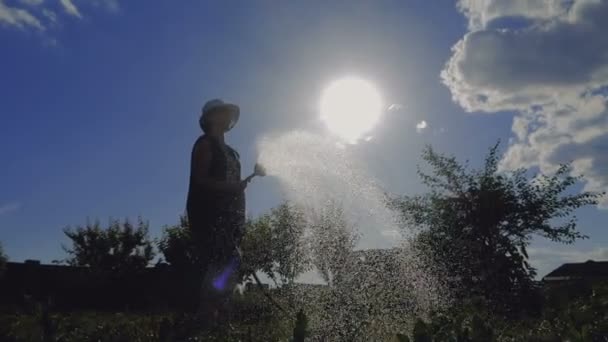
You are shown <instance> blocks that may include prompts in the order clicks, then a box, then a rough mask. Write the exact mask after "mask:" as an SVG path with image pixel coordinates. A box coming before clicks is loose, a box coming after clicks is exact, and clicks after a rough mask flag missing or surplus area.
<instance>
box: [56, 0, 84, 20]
mask: <svg viewBox="0 0 608 342" xmlns="http://www.w3.org/2000/svg"><path fill="white" fill-rule="evenodd" d="M61 5H62V6H63V9H64V10H65V11H66V13H68V14H70V15H73V16H75V17H78V18H82V15H81V14H80V11H79V10H78V7H76V5H74V3H73V2H72V0H61Z"/></svg>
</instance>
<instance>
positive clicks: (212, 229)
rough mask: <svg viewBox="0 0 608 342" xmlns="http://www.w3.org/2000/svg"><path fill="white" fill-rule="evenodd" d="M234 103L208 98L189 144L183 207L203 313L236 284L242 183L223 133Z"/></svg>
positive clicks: (232, 118)
mask: <svg viewBox="0 0 608 342" xmlns="http://www.w3.org/2000/svg"><path fill="white" fill-rule="evenodd" d="M239 114H240V110H239V107H238V106H236V105H233V104H229V103H225V102H223V101H222V100H219V99H215V100H211V101H208V102H207V103H206V104H205V106H204V107H203V110H202V115H201V117H200V120H199V124H200V127H201V129H202V130H203V135H201V136H200V137H199V138H198V139H197V140H196V142H195V143H194V146H193V148H192V156H191V165H190V186H189V189H188V201H187V206H186V208H187V209H186V210H187V213H188V221H189V224H190V229H191V234H192V237H193V239H194V241H195V242H196V245H197V249H198V259H199V260H198V265H197V266H198V267H199V272H201V276H202V277H201V278H202V289H201V298H200V301H199V305H200V306H199V310H201V311H202V312H201V313H202V314H203V315H205V316H206V317H207V318H210V315H211V316H214V317H215V318H218V317H217V316H218V315H219V311H220V310H221V309H222V308H223V307H224V306H225V304H226V302H227V299H229V296H230V294H231V293H232V291H233V290H234V287H235V286H236V280H237V279H236V275H237V273H238V270H237V268H238V266H239V264H240V260H239V259H238V255H237V253H236V247H237V246H238V245H239V243H240V240H241V237H242V235H243V227H244V224H245V188H246V187H247V182H246V181H242V180H241V165H240V162H239V155H238V153H237V152H236V151H235V150H234V149H232V148H231V147H230V146H228V145H227V144H226V143H225V140H224V134H225V133H226V132H227V131H229V130H230V129H232V128H233V127H234V125H235V124H236V122H237V121H238V119H239Z"/></svg>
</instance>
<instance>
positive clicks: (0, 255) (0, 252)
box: [0, 244, 8, 277]
mask: <svg viewBox="0 0 608 342" xmlns="http://www.w3.org/2000/svg"><path fill="white" fill-rule="evenodd" d="M7 261H8V257H7V256H6V255H5V254H4V249H3V248H2V244H0V277H1V276H2V274H3V273H4V270H5V269H6V262H7Z"/></svg>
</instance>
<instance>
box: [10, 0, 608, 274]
mask: <svg viewBox="0 0 608 342" xmlns="http://www.w3.org/2000/svg"><path fill="white" fill-rule="evenodd" d="M530 3H532V4H536V3H537V2H535V1H532V2H530ZM573 3H574V4H572V3H569V4H568V5H565V4H564V5H563V6H568V7H564V8H557V9H556V8H553V7H550V8H549V7H543V6H542V5H538V4H537V6H536V5H534V6H533V5H530V4H526V3H525V2H522V1H513V3H512V6H509V5H504V4H503V3H501V4H498V3H497V2H496V1H487V2H486V4H485V5H480V4H479V2H475V1H460V2H459V5H458V6H454V4H453V3H452V2H438V1H423V0H410V1H382V2H369V1H363V2H348V4H347V3H346V2H333V3H332V4H327V3H326V2H299V3H295V2H281V3H277V2H263V1H256V2H254V1H250V2H238V1H221V2H220V1H215V2H207V1H204V2H203V1H194V0H191V1H185V0H184V1H180V2H179V4H178V3H177V2H173V1H155V2H153V3H152V2H151V3H150V4H148V5H147V6H142V5H141V3H138V2H127V1H118V0H96V1H77V0H72V1H65V0H64V1H52V0H29V1H27V0H13V1H10V0H0V43H1V44H2V53H1V54H0V99H1V101H0V106H1V107H0V158H1V160H2V165H3V167H2V168H1V169H0V179H1V181H0V241H2V243H3V246H4V249H5V252H6V253H7V254H8V255H9V257H10V259H12V260H24V259H28V258H33V259H41V260H43V261H45V262H48V261H50V260H52V259H57V258H61V257H63V252H62V250H61V247H60V245H61V243H62V242H65V240H64V238H63V235H62V231H61V229H62V228H63V227H65V226H67V225H76V224H81V223H84V222H85V221H86V219H87V218H100V219H101V220H102V222H103V221H104V220H106V219H107V218H109V217H114V218H124V217H136V216H137V215H141V216H143V217H144V218H146V219H148V220H149V221H150V224H151V233H152V235H154V236H158V235H159V232H160V229H161V227H162V226H163V225H166V224H172V223H174V222H176V221H177V218H178V215H179V214H180V213H182V212H183V210H184V204H185V196H186V188H187V179H188V171H189V169H188V167H189V165H188V163H189V154H190V148H191V144H192V143H193V141H194V139H195V138H196V137H197V135H198V134H199V128H198V125H197V120H198V114H199V111H200V108H201V106H202V105H203V103H204V102H205V101H206V100H207V99H209V98H214V97H220V98H223V99H226V100H229V101H233V102H236V103H238V104H239V105H240V106H241V108H242V115H241V120H240V122H239V124H238V125H237V127H236V128H235V129H234V130H233V131H232V132H231V133H230V134H229V136H228V139H229V142H230V143H231V144H232V145H233V146H234V147H236V148H237V149H238V150H239V151H240V152H241V155H242V157H243V166H244V168H245V169H246V170H247V169H249V168H250V167H252V166H253V163H254V161H255V159H256V154H257V151H256V148H255V146H256V142H257V141H258V140H259V139H261V138H262V137H264V136H265V135H267V134H274V133H277V132H286V131H289V130H293V129H303V128H305V129H313V130H319V131H322V127H320V125H319V124H318V121H319V119H318V116H319V113H318V101H319V97H320V93H321V91H322V89H323V88H324V87H325V86H326V85H327V84H328V83H329V82H331V81H332V80H335V79H338V78H340V77H342V76H344V75H358V76H360V77H363V78H366V79H369V80H370V81H373V82H374V83H375V84H376V85H377V86H378V87H379V89H380V90H381V92H382V96H383V98H384V99H385V101H386V102H387V104H389V103H392V104H400V105H401V109H400V110H398V111H391V112H389V113H387V114H386V115H385V116H384V118H383V121H382V122H381V123H380V124H379V125H378V126H377V127H376V128H375V130H374V134H375V135H376V136H377V138H376V139H375V140H373V141H372V143H369V144H364V145H362V146H358V147H356V148H358V149H360V152H361V153H360V155H361V158H362V159H363V160H364V161H365V162H367V163H368V164H369V165H370V168H371V169H372V171H373V173H374V175H375V176H376V177H377V178H378V179H379V180H381V181H382V183H384V184H385V186H387V187H388V188H390V189H391V190H392V191H393V192H395V193H401V194H412V193H417V192H420V191H423V190H424V189H423V188H422V187H421V186H420V184H419V181H418V178H417V177H416V173H415V171H416V164H417V163H418V162H419V154H420V151H421V148H422V147H423V146H424V144H428V143H430V144H432V145H433V146H434V147H436V148H437V149H438V150H440V151H443V152H446V153H453V154H455V155H456V156H458V157H459V158H461V159H463V160H464V159H470V160H471V161H472V162H473V163H475V162H478V161H479V159H480V157H482V156H483V153H484V152H485V151H486V150H487V149H488V148H489V147H490V146H491V145H492V144H494V143H495V142H496V141H497V140H498V139H501V140H502V141H503V142H505V144H504V145H503V149H504V150H505V152H506V154H505V159H504V165H505V167H506V168H508V167H517V166H529V167H534V168H540V169H542V170H551V168H552V166H553V165H554V164H555V163H557V162H559V161H561V159H560V157H562V156H563V158H567V159H568V160H575V161H576V162H577V170H579V171H581V172H584V173H585V174H590V175H591V176H592V181H590V182H587V183H584V184H581V186H580V188H582V187H583V186H586V187H587V189H590V190H604V189H605V188H606V184H608V181H607V180H606V179H605V178H603V174H605V172H604V173H602V172H601V170H602V169H603V170H606V166H607V165H608V161H607V160H606V158H605V157H602V156H601V153H598V152H597V150H598V146H605V145H602V141H606V139H605V137H606V136H608V134H606V132H608V129H605V130H602V129H604V128H603V127H604V126H602V125H603V124H604V123H605V121H606V120H607V119H606V118H607V117H608V116H607V115H606V111H605V103H606V98H605V96H606V94H605V92H603V93H602V92H600V93H599V94H598V93H597V92H596V93H594V94H595V95H594V96H595V97H593V96H586V95H584V93H585V92H586V91H590V90H593V89H597V88H598V87H602V86H604V85H605V84H608V82H607V81H606V80H605V75H603V74H601V73H600V72H599V71H598V70H605V69H602V67H606V66H608V62H606V61H601V60H600V61H596V60H593V59H590V58H589V56H587V55H584V53H585V51H583V50H584V49H578V50H577V51H581V52H580V53H581V55H580V56H578V55H576V53H577V52H570V53H569V56H568V57H569V58H570V59H569V61H570V64H567V62H568V61H565V62H564V61H560V60H555V61H553V64H554V68H550V67H546V68H545V67H543V65H547V64H548V65H550V66H553V64H551V63H552V56H543V55H542V52H539V51H543V49H540V48H539V47H538V46H533V45H530V44H529V43H528V42H529V41H530V40H531V39H532V38H534V37H536V38H538V37H539V36H538V35H539V33H538V32H536V31H535V26H533V24H531V23H536V24H538V23H541V24H542V23H546V22H552V23H554V24H555V23H557V24H555V25H557V26H558V25H560V24H562V23H564V22H569V23H570V26H566V25H565V24H563V26H564V28H560V29H559V30H558V29H556V30H555V31H556V32H554V34H553V35H548V34H547V35H546V36H542V35H541V36H540V38H538V39H540V41H541V42H545V41H546V42H545V43H543V44H544V46H545V47H547V46H549V47H554V49H553V50H551V51H562V50H559V49H560V48H563V49H564V50H563V51H570V50H571V49H573V48H572V46H571V44H575V42H576V40H575V38H576V36H575V35H576V33H577V32H578V31H577V30H574V29H572V31H573V32H574V33H572V32H570V31H568V29H570V28H571V26H573V27H575V28H576V25H577V23H579V21H580V22H583V21H584V22H586V23H587V24H588V23H589V22H591V23H592V24H591V26H589V25H588V26H587V30H590V31H589V32H583V33H585V34H588V35H589V37H591V38H593V37H600V36H601V34H602V33H603V32H604V31H605V28H604V27H603V26H602V25H601V24H599V23H598V21H594V17H593V15H591V14H589V13H595V12H597V11H599V12H600V13H601V11H603V10H605V8H603V7H602V8H599V9H596V11H595V12H594V11H589V10H588V8H587V7H590V6H600V5H597V4H595V5H594V2H593V1H591V0H579V1H574V2H573ZM577 6H578V7H577ZM585 6H587V7H585ZM558 7H559V6H558ZM592 9H593V8H592ZM522 18H523V19H525V20H521V19H522ZM536 24H535V25H536ZM521 25H524V27H525V29H526V31H521V32H520V31H517V30H516V29H520V28H521V27H520V26H521ZM594 25H595V26H594ZM589 27H590V28H589ZM498 28H502V29H505V30H506V31H507V32H512V33H513V37H510V38H512V39H511V40H509V39H507V38H509V37H503V36H501V34H497V33H496V32H499V31H498V30H497V29H498ZM558 28H559V27H558ZM522 32H523V33H522ZM539 32H540V30H539ZM550 33H551V32H550ZM583 33H580V34H583ZM535 34H536V36H535ZM560 34H563V37H560ZM593 34H596V35H597V36H593ZM503 35H504V33H503ZM528 36H531V37H532V38H530V37H528ZM573 36H574V38H573ZM484 37H485V38H484ZM492 39H495V40H496V41H492ZM518 39H519V40H520V41H521V42H520V43H518ZM526 39H527V40H526ZM543 39H544V40H543ZM505 41H507V42H511V41H514V42H515V43H517V44H519V45H515V46H505V44H507V43H504V42H505ZM573 42H574V43H573ZM515 43H513V44H515ZM562 43H563V46H562V45H560V44H562ZM455 44H457V45H456V48H455V49H452V47H453V46H454V45H455ZM484 44H488V45H487V46H484ZM501 44H502V45H501ZM568 44H570V45H568ZM598 45H601V44H599V43H598ZM525 48H528V49H529V51H528V50H525ZM574 48H576V46H575V47H574ZM595 48H603V49H606V47H605V46H604V45H601V46H597V47H595ZM492 49H496V51H498V52H496V51H495V53H494V55H492V54H491V52H492ZM500 49H503V50H500ZM556 49H557V50H556ZM479 51H483V52H479ZM506 51H508V52H506ZM530 51H531V52H530ZM496 53H500V54H496ZM526 53H529V55H526ZM518 54H519V55H518ZM522 56H523V57H529V58H528V59H527V60H529V61H535V59H534V58H537V60H538V61H545V62H544V63H541V62H538V64H534V63H533V62H530V65H525V66H522V65H521V63H519V64H518V63H515V62H514V61H517V60H518V58H520V59H519V60H521V58H522ZM579 59H580V61H581V63H580V64H581V66H580V68H577V67H576V66H577V65H579V63H577V61H579ZM583 61H584V62H585V63H584V64H585V65H586V66H582V64H583V63H582V62H583ZM492 63H495V64H492ZM497 63H502V64H497ZM560 63H562V64H560ZM563 63H566V64H563ZM593 63H595V64H593ZM602 63H603V64H602ZM589 64H592V66H589ZM560 65H567V66H571V65H574V66H575V67H569V68H560ZM524 67H526V68H528V69H523V68H524ZM592 67H593V68H592ZM530 70H533V72H529V71H530ZM536 70H540V71H538V72H534V71H536ZM559 70H562V71H563V70H566V71H565V72H560V73H559V76H554V74H552V73H556V72H557V71H559ZM492 71H493V72H492ZM442 75H443V76H442ZM519 75H528V76H526V77H527V78H525V77H523V76H521V77H519ZM530 75H531V76H530ZM602 77H604V78H602ZM524 81H525V82H527V83H525V85H523V86H522V84H521V83H518V82H524ZM526 85H530V87H527V86H526ZM543 91H544V92H543ZM547 94H549V95H551V94H559V95H560V96H555V98H553V97H551V96H548V95H547ZM556 98H557V99H559V101H558V100H556ZM484 99H485V100H484ZM564 99H568V101H566V100H564ZM560 101H562V102H563V103H562V102H560ZM531 108H534V109H535V110H536V111H533V110H531ZM539 108H541V109H540V110H539ZM562 108H570V109H571V111H572V112H568V113H566V114H565V115H562V116H558V115H553V114H552V113H561V112H560V110H561V109H562ZM572 108H574V109H572ZM564 117H565V118H567V121H564V120H566V119H563V118H564ZM423 120H424V121H425V122H426V123H427V126H426V128H424V129H422V130H420V131H417V130H416V125H417V124H419V123H420V122H422V121H423ZM560 120H561V121H560ZM589 120H595V121H594V122H595V123H594V124H593V127H595V129H596V131H597V130H598V129H599V130H600V132H599V133H598V132H596V131H590V130H589V129H587V130H584V132H583V131H582V128H581V127H583V128H589V127H588V124H587V123H588V122H589ZM598 123H599V124H598ZM586 124H587V126H585V125H586ZM564 127H566V128H564ZM572 127H575V128H572ZM598 127H599V128H598ZM559 129H562V131H559ZM577 129H581V130H580V131H579V130H577ZM572 132H574V133H572ZM579 133H580V134H579ZM564 135H571V136H570V140H564V139H565V138H563V136H564ZM541 138H542V139H541ZM560 139H561V140H560ZM602 139H604V140H602ZM556 146H557V147H559V148H558V149H557V150H554V149H553V148H554V147H556ZM549 147H551V148H549ZM577 156H583V157H584V158H583V157H581V158H579V159H580V160H579V159H577V158H578V157H577ZM280 200H281V196H280V191H279V188H278V185H277V184H276V182H274V181H273V180H272V179H270V178H267V179H264V180H263V181H258V182H255V183H254V184H253V185H252V186H251V187H250V188H249V189H248V210H249V212H250V213H251V214H252V215H256V214H258V213H260V212H262V211H264V210H266V209H268V208H270V207H272V206H274V205H276V204H277V203H278V202H279V201H280ZM578 216H579V218H580V229H581V231H582V232H584V233H586V234H588V235H590V236H591V239H590V240H586V241H583V242H580V243H577V244H575V245H573V246H554V245H550V244H548V243H546V242H543V241H535V243H534V248H535V249H534V250H533V253H532V254H533V255H532V257H533V261H534V262H535V264H536V265H538V266H539V268H540V273H543V272H546V271H549V270H550V268H551V267H554V266H557V265H559V264H560V263H561V262H564V261H580V260H586V259H588V258H596V259H597V258H608V250H606V249H604V248H603V246H605V245H606V243H607V242H608V233H607V232H606V231H605V230H604V226H605V224H604V223H603V222H608V214H607V212H606V211H605V210H601V209H596V208H586V209H583V210H581V211H580V212H579V213H578Z"/></svg>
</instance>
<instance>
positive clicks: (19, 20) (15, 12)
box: [0, 0, 45, 31]
mask: <svg viewBox="0 0 608 342" xmlns="http://www.w3.org/2000/svg"><path fill="white" fill-rule="evenodd" d="M0 25H2V26H13V27H16V28H19V29H26V28H33V29H35V30H37V31H44V30H45V27H44V26H43V25H42V23H41V22H40V20H38V19H37V18H36V17H35V16H33V15H32V14H31V13H30V12H29V11H27V10H25V9H22V8H17V7H10V6H8V5H6V4H5V3H4V0H0Z"/></svg>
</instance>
